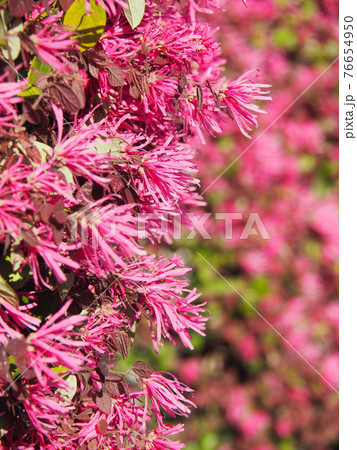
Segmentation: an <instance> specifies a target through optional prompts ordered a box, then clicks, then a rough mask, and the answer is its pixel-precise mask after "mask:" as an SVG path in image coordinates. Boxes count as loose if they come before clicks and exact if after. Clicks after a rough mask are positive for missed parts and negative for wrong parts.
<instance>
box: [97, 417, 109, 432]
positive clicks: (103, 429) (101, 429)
mask: <svg viewBox="0 0 357 450" xmlns="http://www.w3.org/2000/svg"><path fill="white" fill-rule="evenodd" d="M107 428H108V422H107V421H106V420H105V419H101V420H100V421H99V422H98V423H97V429H98V433H99V434H105V433H106V432H107Z"/></svg>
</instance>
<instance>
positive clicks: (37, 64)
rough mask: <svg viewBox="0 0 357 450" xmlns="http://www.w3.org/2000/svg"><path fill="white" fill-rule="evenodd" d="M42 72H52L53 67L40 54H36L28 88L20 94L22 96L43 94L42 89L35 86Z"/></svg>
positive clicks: (29, 75) (29, 74) (28, 79)
mask: <svg viewBox="0 0 357 450" xmlns="http://www.w3.org/2000/svg"><path fill="white" fill-rule="evenodd" d="M40 73H51V67H50V66H48V65H47V64H45V63H44V62H43V61H42V59H40V58H39V57H38V56H35V57H34V59H33V60H32V63H31V68H30V70H29V73H28V77H27V89H26V90H25V91H23V92H21V94H19V96H20V97H31V96H33V95H40V94H41V89H40V88H38V87H37V86H35V83H36V80H37V77H38V74H40Z"/></svg>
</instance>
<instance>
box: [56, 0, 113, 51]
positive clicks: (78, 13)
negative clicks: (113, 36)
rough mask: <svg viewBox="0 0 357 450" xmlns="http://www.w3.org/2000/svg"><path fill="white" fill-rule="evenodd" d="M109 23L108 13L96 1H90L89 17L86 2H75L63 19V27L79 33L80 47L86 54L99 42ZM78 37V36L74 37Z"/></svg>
mask: <svg viewBox="0 0 357 450" xmlns="http://www.w3.org/2000/svg"><path fill="white" fill-rule="evenodd" d="M106 23H107V13H106V12H105V9H104V8H103V6H101V5H99V4H98V5H97V4H96V2H95V0H90V14H89V15H87V9H86V1H85V0H75V1H74V2H73V3H72V5H71V6H70V7H69V8H68V10H67V12H66V14H65V15H64V18H63V25H64V26H65V27H66V28H67V29H68V30H70V31H74V32H76V33H79V35H80V36H79V42H78V46H79V49H80V50H81V52H84V51H86V50H88V49H90V48H92V47H94V46H95V44H96V43H97V42H98V41H99V39H100V37H101V35H102V34H103V31H104V28H105V25H106ZM74 37H77V36H74Z"/></svg>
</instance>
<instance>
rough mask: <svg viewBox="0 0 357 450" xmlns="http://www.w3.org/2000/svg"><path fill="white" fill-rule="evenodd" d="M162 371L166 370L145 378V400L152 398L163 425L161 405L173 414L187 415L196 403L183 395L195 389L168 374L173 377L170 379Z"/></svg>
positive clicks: (159, 420)
mask: <svg viewBox="0 0 357 450" xmlns="http://www.w3.org/2000/svg"><path fill="white" fill-rule="evenodd" d="M162 373H165V372H153V373H152V374H151V375H150V377H149V378H144V379H143V391H144V394H145V402H147V399H150V401H151V403H152V405H153V412H154V413H155V415H156V418H157V421H158V424H159V425H160V426H163V422H162V417H161V414H160V407H161V408H163V409H164V410H165V411H167V412H168V413H169V414H171V415H172V416H175V415H179V416H186V417H187V415H188V414H189V413H190V408H191V407H192V406H193V407H195V404H194V403H193V402H192V401H191V400H188V399H187V398H186V397H185V396H184V395H183V393H186V392H193V390H192V389H190V388H189V387H188V386H186V385H184V384H183V383H180V382H179V381H178V380H177V378H176V377H174V376H173V375H171V374H167V375H170V377H171V378H172V379H170V378H167V377H164V376H163V375H162Z"/></svg>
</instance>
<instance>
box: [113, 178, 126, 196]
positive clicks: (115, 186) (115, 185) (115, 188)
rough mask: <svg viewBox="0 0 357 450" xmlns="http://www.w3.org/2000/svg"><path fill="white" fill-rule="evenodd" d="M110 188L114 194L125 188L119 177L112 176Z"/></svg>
mask: <svg viewBox="0 0 357 450" xmlns="http://www.w3.org/2000/svg"><path fill="white" fill-rule="evenodd" d="M110 186H111V188H112V189H113V191H114V193H115V194H116V193H117V192H119V191H121V190H122V189H123V188H124V187H125V183H124V181H123V179H122V177H121V176H120V175H113V177H112V180H111V182H110Z"/></svg>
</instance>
